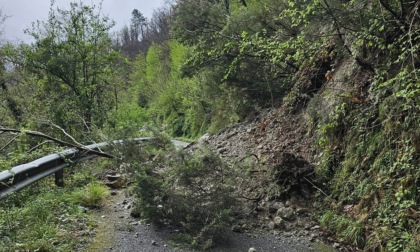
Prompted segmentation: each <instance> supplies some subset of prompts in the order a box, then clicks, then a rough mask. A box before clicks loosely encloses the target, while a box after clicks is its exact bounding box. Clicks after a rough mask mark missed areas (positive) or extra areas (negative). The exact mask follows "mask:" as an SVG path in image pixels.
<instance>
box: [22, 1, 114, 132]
mask: <svg viewBox="0 0 420 252" xmlns="http://www.w3.org/2000/svg"><path fill="white" fill-rule="evenodd" d="M113 25H114V22H112V21H110V19H109V18H108V17H103V16H101V15H100V13H98V12H97V11H96V7H95V6H92V7H91V6H86V5H84V4H83V3H75V2H72V3H70V9H69V10H65V9H60V8H57V9H56V10H54V9H53V5H51V9H50V13H49V18H48V21H46V22H40V21H37V22H36V23H33V26H32V29H30V30H27V31H26V32H27V33H28V34H30V35H31V36H32V37H33V38H34V40H35V43H33V44H31V45H30V46H27V47H25V50H24V52H25V57H26V61H25V63H26V66H27V67H28V69H30V70H31V71H33V72H34V73H36V74H38V76H39V78H40V79H42V83H43V84H42V85H43V88H44V90H45V93H46V96H47V97H48V99H49V100H52V103H53V104H55V105H53V104H52V106H51V110H52V111H53V114H54V117H55V118H54V119H55V121H56V122H58V123H60V124H61V126H66V125H68V121H67V120H68V119H69V118H66V117H68V115H69V113H68V112H70V111H72V112H73V113H74V117H79V118H81V119H82V120H83V124H84V126H85V128H87V129H88V128H89V127H90V126H92V125H94V124H96V125H98V126H101V125H102V124H103V123H104V121H105V119H106V112H107V111H108V110H109V109H111V108H112V106H114V105H115V98H116V97H115V96H114V88H115V84H114V83H112V82H111V81H110V80H111V77H112V76H113V75H114V74H115V71H116V67H115V64H114V62H115V60H116V59H117V58H118V53H117V52H116V51H114V50H113V49H112V47H111V39H110V37H109V35H108V32H109V30H110V29H111V28H112V27H113ZM72 119H73V120H76V121H77V120H78V119H77V118H72ZM79 121H80V120H79Z"/></svg>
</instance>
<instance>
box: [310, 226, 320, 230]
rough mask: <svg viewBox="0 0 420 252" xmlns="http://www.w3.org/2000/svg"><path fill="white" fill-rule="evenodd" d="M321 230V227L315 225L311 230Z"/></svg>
mask: <svg viewBox="0 0 420 252" xmlns="http://www.w3.org/2000/svg"><path fill="white" fill-rule="evenodd" d="M320 228H321V227H320V226H318V225H315V226H313V227H311V230H318V229H320Z"/></svg>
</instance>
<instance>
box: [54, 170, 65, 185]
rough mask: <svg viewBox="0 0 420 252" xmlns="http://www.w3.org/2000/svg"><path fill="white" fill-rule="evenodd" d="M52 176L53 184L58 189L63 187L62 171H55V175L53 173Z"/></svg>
mask: <svg viewBox="0 0 420 252" xmlns="http://www.w3.org/2000/svg"><path fill="white" fill-rule="evenodd" d="M54 176H55V184H56V185H57V186H58V187H64V170H63V169H61V170H59V171H57V172H56V173H54Z"/></svg>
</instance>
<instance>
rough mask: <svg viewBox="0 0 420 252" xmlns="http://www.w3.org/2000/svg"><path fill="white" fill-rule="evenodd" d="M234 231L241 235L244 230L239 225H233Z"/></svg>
mask: <svg viewBox="0 0 420 252" xmlns="http://www.w3.org/2000/svg"><path fill="white" fill-rule="evenodd" d="M232 231H233V232H236V233H240V232H241V231H242V228H241V226H239V225H233V226H232Z"/></svg>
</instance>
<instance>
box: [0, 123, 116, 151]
mask: <svg viewBox="0 0 420 252" xmlns="http://www.w3.org/2000/svg"><path fill="white" fill-rule="evenodd" d="M0 131H2V132H14V133H24V134H27V135H31V136H37V137H43V138H46V139H48V140H51V141H53V142H55V143H58V144H60V145H63V146H69V147H73V148H76V149H78V150H82V151H86V152H87V153H93V154H96V155H98V156H101V157H106V158H114V156H112V155H110V154H108V153H104V152H100V151H97V150H92V149H89V148H86V147H84V146H80V145H76V144H72V143H69V142H65V141H62V140H60V139H57V138H54V137H52V136H49V135H46V134H44V133H41V132H38V131H32V130H18V129H10V128H3V127H0Z"/></svg>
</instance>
